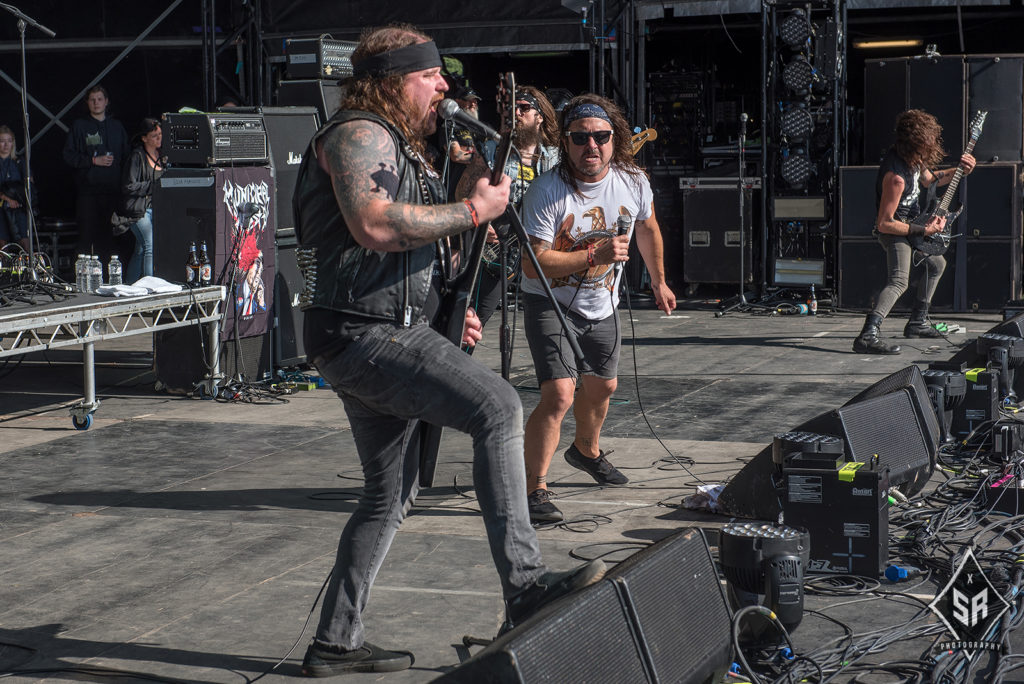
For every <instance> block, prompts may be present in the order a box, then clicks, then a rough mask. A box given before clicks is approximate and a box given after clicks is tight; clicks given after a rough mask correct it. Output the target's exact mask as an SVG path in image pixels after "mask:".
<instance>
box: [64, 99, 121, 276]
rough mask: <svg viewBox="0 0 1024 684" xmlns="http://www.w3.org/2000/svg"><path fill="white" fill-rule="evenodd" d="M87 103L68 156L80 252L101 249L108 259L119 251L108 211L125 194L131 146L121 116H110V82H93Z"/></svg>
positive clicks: (69, 142)
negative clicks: (123, 171) (123, 187)
mask: <svg viewBox="0 0 1024 684" xmlns="http://www.w3.org/2000/svg"><path fill="white" fill-rule="evenodd" d="M85 103H86V106H87V107H88V108H89V116H87V117H85V118H82V119H76V120H75V122H74V123H73V124H72V125H71V131H70V132H69V133H68V137H67V140H66V141H65V143H64V161H65V162H67V164H68V166H70V167H71V168H73V169H74V170H75V186H76V189H77V191H78V194H77V199H76V201H75V220H76V222H77V223H78V252H79V253H80V254H83V253H88V254H97V255H99V257H100V259H101V260H103V261H106V260H107V259H108V258H109V257H110V255H111V254H112V253H113V252H114V251H121V250H120V249H116V250H115V248H114V240H113V233H112V230H111V223H110V217H111V215H112V214H113V213H114V211H115V210H116V209H117V206H118V202H119V201H120V198H121V167H122V166H123V165H124V163H125V161H126V160H127V158H128V153H129V151H130V150H129V146H128V134H127V133H126V132H125V130H124V126H122V125H121V122H120V121H118V120H117V119H114V118H112V117H109V116H107V106H108V104H109V103H110V99H109V97H108V96H107V90H106V88H104V87H103V86H101V85H95V86H93V87H92V88H90V89H89V92H88V93H86V97H85ZM125 251H127V249H125ZM122 256H123V255H122Z"/></svg>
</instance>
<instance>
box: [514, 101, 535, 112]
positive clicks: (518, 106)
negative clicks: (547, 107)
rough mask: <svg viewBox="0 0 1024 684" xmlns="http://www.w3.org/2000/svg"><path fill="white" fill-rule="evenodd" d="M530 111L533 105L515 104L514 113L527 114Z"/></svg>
mask: <svg viewBox="0 0 1024 684" xmlns="http://www.w3.org/2000/svg"><path fill="white" fill-rule="evenodd" d="M531 109H533V105H531V104H527V103H526V102H522V103H517V104H516V111H517V112H519V113H520V114H527V113H529V111H530V110H531Z"/></svg>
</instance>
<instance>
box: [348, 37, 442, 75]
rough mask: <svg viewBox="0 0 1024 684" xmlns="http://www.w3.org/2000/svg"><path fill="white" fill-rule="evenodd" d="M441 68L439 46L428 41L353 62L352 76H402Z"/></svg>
mask: <svg viewBox="0 0 1024 684" xmlns="http://www.w3.org/2000/svg"><path fill="white" fill-rule="evenodd" d="M439 66H441V55H440V53H438V51H437V45H436V44H435V43H434V41H432V40H428V41H427V42H425V43H414V44H412V45H406V46H405V47H400V48H396V49H394V50H388V51H387V52H381V53H378V54H376V55H371V56H369V57H366V58H364V59H361V60H359V61H358V62H353V63H352V75H353V76H354V77H355V78H360V77H362V76H367V75H370V76H387V75H388V74H398V75H402V74H408V73H412V72H413V71H422V70H424V69H434V68H436V67H439Z"/></svg>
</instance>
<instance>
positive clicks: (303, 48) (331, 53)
mask: <svg viewBox="0 0 1024 684" xmlns="http://www.w3.org/2000/svg"><path fill="white" fill-rule="evenodd" d="M356 45H357V43H355V42H354V41H350V40H334V39H331V38H325V37H319V38H288V39H286V40H285V41H284V51H285V55H286V57H287V72H288V78H333V79H335V80H337V79H341V78H347V77H349V76H351V75H352V53H353V52H355V49H356Z"/></svg>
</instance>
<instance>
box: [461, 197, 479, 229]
mask: <svg viewBox="0 0 1024 684" xmlns="http://www.w3.org/2000/svg"><path fill="white" fill-rule="evenodd" d="M462 201H463V202H465V203H466V208H467V209H469V218H471V219H473V227H474V228H479V227H480V217H479V216H477V215H476V207H474V206H473V203H472V202H470V201H469V199H464V200H462Z"/></svg>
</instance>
